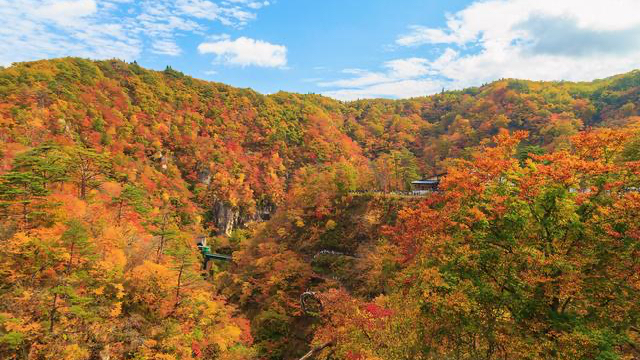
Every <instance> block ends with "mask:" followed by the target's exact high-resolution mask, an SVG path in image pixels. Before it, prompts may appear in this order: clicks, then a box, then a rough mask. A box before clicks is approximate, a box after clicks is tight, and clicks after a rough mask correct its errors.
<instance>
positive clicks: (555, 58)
mask: <svg viewBox="0 0 640 360" xmlns="http://www.w3.org/2000/svg"><path fill="white" fill-rule="evenodd" d="M639 10H640V1H638V0H607V1H601V0H483V1H469V0H464V1H463V0H447V1H444V0H395V1H391V0H145V1H136V0H0V18H1V19H3V21H4V23H5V24H4V26H3V27H0V65H4V66H9V65H10V64H11V63H12V62H16V61H28V60H35V59H41V58H52V57H61V56H81V57H88V58H93V59H105V58H120V59H123V60H127V61H133V60H136V61H137V62H138V63H139V64H140V65H142V66H145V67H149V68H153V69H164V67H165V66H167V65H170V66H172V67H173V68H174V69H177V70H181V71H183V72H185V73H187V74H189V75H192V76H194V77H197V78H202V79H206V80H212V81H219V82H224V83H227V84H230V85H234V86H238V87H251V88H254V89H256V90H257V91H260V92H262V93H272V92H276V91H279V90H285V91H293V92H301V93H307V92H313V93H322V94H325V95H327V96H332V97H335V98H338V99H343V100H351V99H357V98H369V97H387V98H404V97H411V96H420V95H427V94H432V93H434V92H438V91H440V90H441V89H442V88H445V89H457V88H463V87H467V86H474V85H480V84H482V83H485V82H489V81H492V80H495V79H498V78H502V77H515V78H527V79H533V80H591V79H594V78H600V77H605V76H609V75H613V74H616V73H620V72H625V71H629V70H632V69H635V68H639V67H640V46H638V45H640V17H638V16H637V14H638V11H639Z"/></svg>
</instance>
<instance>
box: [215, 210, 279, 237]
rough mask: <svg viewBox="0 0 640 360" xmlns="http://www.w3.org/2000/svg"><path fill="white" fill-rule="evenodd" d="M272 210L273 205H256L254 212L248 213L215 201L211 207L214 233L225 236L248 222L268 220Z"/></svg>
mask: <svg viewBox="0 0 640 360" xmlns="http://www.w3.org/2000/svg"><path fill="white" fill-rule="evenodd" d="M274 212H275V206H273V205H263V206H258V207H257V208H256V211H255V213H253V214H250V213H247V212H244V211H242V209H240V208H237V207H233V206H231V205H229V204H226V203H224V202H222V201H216V202H215V203H214V205H213V208H212V214H213V220H214V224H215V226H216V229H217V230H216V234H217V235H227V236H229V235H231V232H232V231H233V230H234V229H238V228H242V227H244V226H245V225H246V224H247V223H249V222H252V221H265V220H269V219H270V218H271V214H273V213H274Z"/></svg>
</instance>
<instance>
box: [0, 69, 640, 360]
mask: <svg viewBox="0 0 640 360" xmlns="http://www.w3.org/2000/svg"><path fill="white" fill-rule="evenodd" d="M436 175H437V176H438V181H437V186H436V187H434V188H433V189H432V190H429V191H416V189H415V183H414V182H415V181H417V180H425V179H429V178H432V177H434V176H436ZM639 219H640V71H633V72H630V73H626V74H622V75H618V76H614V77H610V78H605V79H601V80H596V81H593V82H534V81H526V80H516V79H501V80H498V81H495V82H492V83H489V84H485V85H483V86H480V87H473V88H467V89H464V90H459V91H458V90H456V91H443V92H441V93H438V94H435V95H431V96H426V97H417V98H411V99H406V100H384V99H370V100H357V101H350V102H344V101H338V100H334V99H331V98H328V97H324V96H321V95H316V94H306V95H302V94H295V93H286V92H278V93H275V94H271V95H261V94H259V93H257V92H255V91H253V90H250V89H239V88H234V87H230V86H227V85H224V84H220V83H214V82H207V81H202V80H198V79H195V78H192V77H190V76H186V75H184V74H183V73H181V72H179V71H177V70H174V69H172V68H170V67H167V68H166V70H164V71H152V70H147V69H144V68H142V67H141V66H139V65H138V64H137V63H135V62H132V63H128V62H123V61H118V60H104V61H90V60H84V59H80V58H62V59H54V60H42V61H35V62H22V63H15V64H13V65H12V66H10V67H6V68H0V359H12V360H19V359H20V360H23V359H25V360H26V359H33V360H36V359H61V360H116V359H117V360H119V359H132V360H133V359H135V360H188V359H209V360H213V359H220V360H249V359H259V360H278V359H283V360H297V359H305V360H308V359H319V360H329V359H348V360H387V359H388V360H401V359H406V360H413V359H416V360H422V359H424V360H426V359H429V360H440V359H452V360H453V359H456V360H458V359H459V360H462V359H469V360H475V359H487V360H489V359H505V360H512V359H600V360H605V359H606V360H613V359H620V360H623V359H625V360H632V359H639V358H640V220H639Z"/></svg>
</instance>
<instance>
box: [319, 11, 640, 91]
mask: <svg viewBox="0 0 640 360" xmlns="http://www.w3.org/2000/svg"><path fill="white" fill-rule="evenodd" d="M638 10H640V2H639V1H638V0H607V1H599V0H562V1H558V0H509V1H507V0H486V1H476V2H474V3H472V4H471V5H469V6H468V7H466V8H465V9H463V10H461V11H459V12H457V13H455V14H450V15H447V16H446V20H447V21H446V26H445V27H443V28H433V27H428V26H419V25H414V26H410V27H409V32H408V33H406V34H403V35H401V36H400V37H398V38H397V40H396V45H397V46H401V47H406V48H407V49H413V50H414V51H421V50H423V49H422V48H420V46H423V45H429V46H431V48H432V49H435V50H436V51H438V52H439V54H440V55H438V56H436V57H435V58H431V59H425V58H411V59H400V60H394V61H392V62H387V63H385V64H383V66H384V67H385V68H386V71H385V72H364V73H362V74H359V75H358V76H357V77H355V78H351V79H343V80H337V81H333V82H331V83H323V84H319V85H324V86H332V87H336V88H338V89H334V90H331V91H328V92H326V94H328V95H332V96H338V97H341V98H353V97H354V96H358V97H359V96H361V95H366V94H370V93H375V94H374V95H376V96H377V95H380V94H379V93H382V92H385V91H381V90H380V88H381V87H382V88H383V89H389V90H391V89H393V88H394V87H395V86H396V85H395V84H397V83H400V84H401V83H402V81H405V80H406V78H412V79H413V80H414V81H415V82H416V83H420V82H425V84H427V86H417V85H416V86H409V88H408V89H405V88H401V89H399V92H398V93H397V94H390V96H391V97H403V96H405V95H406V94H407V93H408V94H410V95H426V94H429V93H433V92H436V91H438V90H440V88H442V87H445V88H447V89H453V88H463V87H466V86H475V85H480V84H482V83H485V82H490V81H493V80H496V79H499V78H525V79H531V80H572V81H583V80H592V79H595V78H601V77H606V76H611V75H614V74H617V73H622V72H626V71H629V70H632V69H635V68H639V67H640V16H638V15H637V14H638ZM435 84H439V86H435ZM414 85H415V84H414ZM421 85H423V84H421ZM431 85H434V86H431ZM345 88H346V89H345ZM374 90H376V91H374ZM427 90H428V91H427ZM420 91H423V92H422V93H420ZM403 94H405V95H403Z"/></svg>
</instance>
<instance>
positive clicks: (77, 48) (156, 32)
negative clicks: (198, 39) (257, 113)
mask: <svg viewBox="0 0 640 360" xmlns="http://www.w3.org/2000/svg"><path fill="white" fill-rule="evenodd" d="M254 2H255V1H247V2H244V1H240V2H234V3H230V2H228V1H209V0H136V1H134V0H0V18H1V19H2V21H3V24H2V26H1V27H0V65H10V64H11V63H12V62H18V61H29V60H35V59H41V58H52V57H61V56H81V57H89V58H95V59H104V58H114V57H115V58H120V59H124V60H134V59H136V58H138V57H139V56H140V55H141V54H142V53H143V52H145V51H147V50H148V51H149V52H152V53H156V54H162V55H171V56H176V55H180V54H181V53H182V49H181V48H180V46H178V43H177V41H176V39H177V37H179V36H182V35H186V34H195V35H199V36H202V35H203V34H204V33H205V32H206V31H207V30H208V29H209V26H210V24H211V23H212V22H219V23H221V24H224V25H227V26H233V27H236V28H237V27H242V26H244V25H246V24H247V23H248V22H249V21H251V20H254V19H255V18H256V13H255V10H257V9H259V8H261V7H264V6H267V5H269V3H268V2H266V1H265V2H260V4H259V5H260V6H258V4H254Z"/></svg>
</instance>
